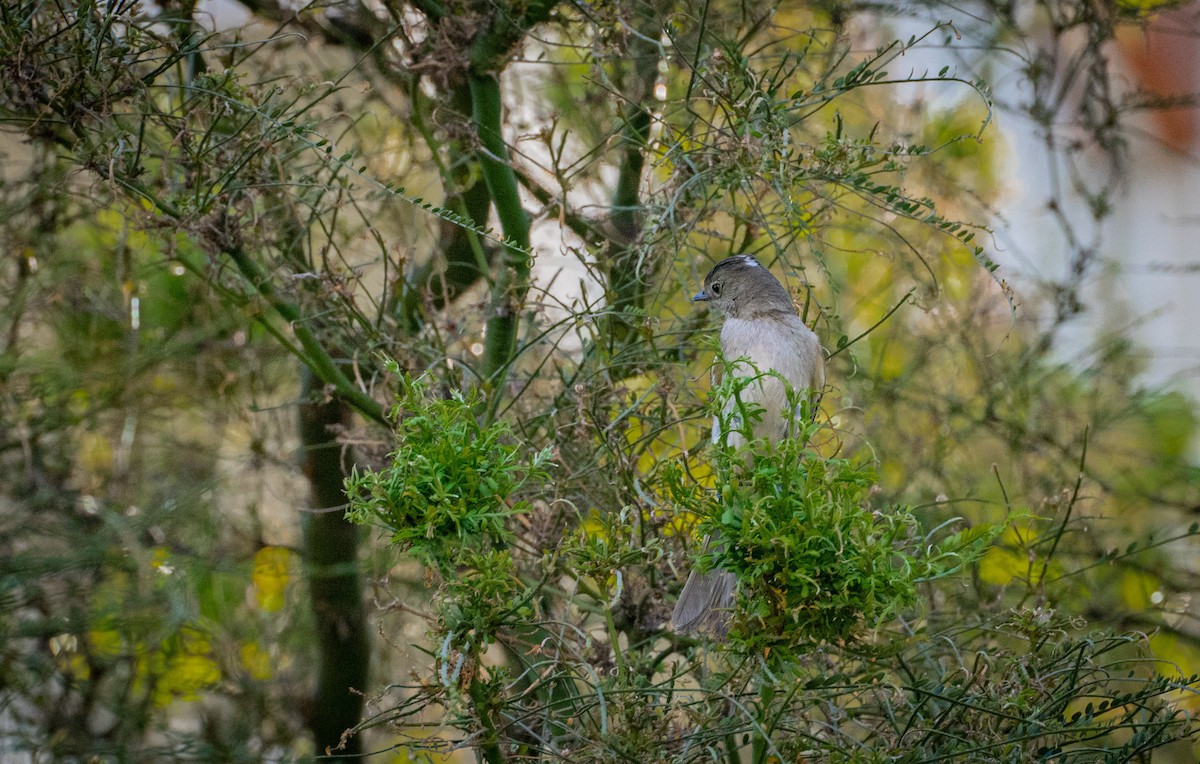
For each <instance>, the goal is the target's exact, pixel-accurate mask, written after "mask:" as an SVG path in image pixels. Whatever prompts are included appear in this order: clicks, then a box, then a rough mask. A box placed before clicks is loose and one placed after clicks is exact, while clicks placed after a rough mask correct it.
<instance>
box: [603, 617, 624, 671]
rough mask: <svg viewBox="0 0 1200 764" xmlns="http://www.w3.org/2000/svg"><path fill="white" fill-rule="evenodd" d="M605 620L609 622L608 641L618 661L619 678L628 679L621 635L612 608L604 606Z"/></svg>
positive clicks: (614, 658)
mask: <svg viewBox="0 0 1200 764" xmlns="http://www.w3.org/2000/svg"><path fill="white" fill-rule="evenodd" d="M604 622H605V623H606V624H608V642H609V644H610V645H611V646H612V651H613V660H615V661H616V662H617V679H619V680H620V681H621V682H622V683H624V682H625V681H626V673H625V656H624V655H622V654H621V635H620V633H619V632H618V631H617V627H616V626H615V625H614V624H613V617H612V608H610V607H605V608H604Z"/></svg>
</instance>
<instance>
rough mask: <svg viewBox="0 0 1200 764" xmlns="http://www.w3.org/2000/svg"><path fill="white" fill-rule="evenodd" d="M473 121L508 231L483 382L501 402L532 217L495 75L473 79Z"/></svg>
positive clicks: (528, 260)
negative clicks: (507, 139) (505, 130)
mask: <svg viewBox="0 0 1200 764" xmlns="http://www.w3.org/2000/svg"><path fill="white" fill-rule="evenodd" d="M470 87H471V118H472V119H473V120H474V122H475V131H476V134H477V135H478V137H479V144H480V151H479V161H480V165H481V167H482V170H483V179H484V181H485V182H486V183H487V188H488V192H489V193H490V194H491V197H492V201H493V203H494V204H495V206H496V214H497V216H498V217H499V218H500V227H501V229H502V231H503V232H504V238H505V246H504V258H503V262H502V264H501V267H500V269H499V273H497V274H496V280H495V282H494V283H493V286H492V300H491V311H492V315H491V316H490V317H489V318H488V320H487V324H486V326H487V337H486V339H485V343H484V352H483V374H482V376H483V378H484V380H485V382H486V384H488V385H489V386H490V388H491V390H492V391H493V398H494V399H495V400H498V399H499V396H500V391H501V390H502V389H503V387H504V384H503V383H504V378H505V377H506V376H507V373H508V368H509V366H510V365H511V363H512V360H513V357H514V356H515V354H516V345H517V329H518V325H519V311H520V306H521V303H522V302H523V301H524V299H525V293H526V292H527V291H528V290H529V272H530V269H531V267H532V265H533V260H532V257H531V256H530V254H529V249H530V247H529V224H530V221H529V214H528V213H527V212H525V208H524V207H523V206H521V196H520V193H519V192H518V190H517V178H516V175H515V174H514V173H513V170H512V167H511V166H509V155H508V147H507V146H506V145H505V144H504V137H503V135H502V133H501V123H502V112H503V110H502V107H501V103H500V81H499V80H498V79H497V78H496V76H495V75H493V74H490V73H489V74H477V73H474V72H472V73H471V74H470Z"/></svg>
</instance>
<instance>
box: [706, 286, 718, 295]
mask: <svg viewBox="0 0 1200 764" xmlns="http://www.w3.org/2000/svg"><path fill="white" fill-rule="evenodd" d="M709 289H710V290H711V291H712V293H713V294H715V295H720V294H721V285H720V284H713V285H712V286H711V287H709Z"/></svg>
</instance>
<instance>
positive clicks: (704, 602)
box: [671, 570, 737, 637]
mask: <svg viewBox="0 0 1200 764" xmlns="http://www.w3.org/2000/svg"><path fill="white" fill-rule="evenodd" d="M736 586H737V578H736V577H735V576H734V575H733V574H732V573H730V572H729V571H725V570H709V571H705V572H703V573H702V572H700V571H698V570H693V571H692V572H691V573H690V574H689V575H688V580H687V583H685V584H684V585H683V591H681V592H680V593H679V600H678V601H676V603H675V611H674V612H673V613H671V623H672V624H674V625H675V628H676V629H677V630H679V631H681V632H685V633H686V632H693V631H709V632H712V634H713V635H714V636H717V637H724V636H725V632H726V631H728V630H729V614H730V608H731V607H732V606H733V590H734V588H735V587H736Z"/></svg>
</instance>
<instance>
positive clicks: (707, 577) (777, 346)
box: [671, 255, 825, 635]
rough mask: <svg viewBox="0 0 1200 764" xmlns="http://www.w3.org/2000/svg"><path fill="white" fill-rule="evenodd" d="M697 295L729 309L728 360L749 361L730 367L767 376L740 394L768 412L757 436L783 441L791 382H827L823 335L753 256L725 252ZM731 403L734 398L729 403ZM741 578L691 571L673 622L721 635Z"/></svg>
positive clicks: (732, 439)
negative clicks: (819, 336) (803, 317)
mask: <svg viewBox="0 0 1200 764" xmlns="http://www.w3.org/2000/svg"><path fill="white" fill-rule="evenodd" d="M692 300H693V301H695V302H709V303H712V304H713V305H714V306H716V307H717V308H720V310H721V312H722V313H724V314H725V326H724V327H722V329H721V353H722V354H723V355H724V356H725V358H726V359H727V360H729V361H734V362H736V361H738V360H739V359H747V360H748V361H749V362H750V363H748V364H747V363H737V364H735V366H734V367H733V371H732V373H734V374H738V375H739V376H757V375H759V374H761V375H763V376H762V377H761V378H760V379H758V380H756V381H755V382H753V383H752V384H750V385H749V386H748V387H747V388H746V389H745V390H744V391H743V392H742V393H741V399H742V402H743V403H748V404H755V405H757V406H761V407H762V408H763V412H762V419H760V420H759V421H757V422H755V423H754V424H753V431H754V435H755V437H762V438H766V439H767V440H768V442H771V443H777V442H779V441H780V440H781V439H782V438H784V437H786V436H787V435H788V434H789V432H790V430H791V425H792V422H793V419H794V417H795V416H796V414H797V412H796V411H793V410H792V407H790V406H789V405H788V388H789V387H790V388H791V389H792V390H796V391H800V390H809V391H810V396H811V400H812V401H813V402H814V403H815V402H816V400H817V399H818V397H819V395H820V392H821V389H822V388H823V387H824V386H825V355H824V354H823V353H822V351H821V343H820V342H819V341H818V340H817V335H815V334H813V332H812V330H810V329H809V328H808V327H807V326H805V325H804V322H803V321H801V320H800V317H799V316H798V315H796V308H795V306H794V305H793V304H792V297H791V295H790V294H788V291H787V289H785V288H784V286H783V284H780V283H779V279H777V278H775V276H773V275H772V274H771V272H770V271H769V270H767V269H766V268H764V267H763V266H762V265H761V264H760V263H759V262H758V261H757V260H755V259H754V258H753V257H752V256H750V255H734V256H733V257H727V258H725V259H724V260H722V261H721V262H719V263H717V264H716V265H715V266H713V269H712V270H711V271H709V272H708V275H707V276H705V277H704V289H702V290H701V291H700V292H699V293H698V294H697V295H696V296H695V297H693V298H692ZM755 368H757V372H756V371H755ZM769 372H777V374H770V373H769ZM781 377H782V379H781ZM785 381H786V385H785ZM733 404H734V402H733V401H730V404H729V405H730V406H732V405H733ZM726 412H727V414H728V412H729V408H728V407H727V409H726ZM729 418H730V417H728V416H727V417H726V420H727V421H728V420H729ZM719 427H720V425H719V422H714V424H713V439H714V441H719V440H720V438H721V433H720V432H719ZM726 438H727V442H728V443H729V444H730V445H731V446H734V447H738V446H741V445H744V444H745V442H746V438H745V436H744V435H743V433H742V432H741V431H740V430H735V431H732V432H730V433H728V434H727V435H726ZM736 584H737V580H736V579H735V578H734V575H733V574H732V573H729V572H727V571H723V570H710V571H707V572H704V573H701V572H699V571H696V570H693V571H692V572H691V574H690V575H688V580H687V583H686V584H684V586H683V591H682V592H680V593H679V600H678V601H677V602H676V603H675V611H674V612H673V613H672V614H671V621H672V623H674V625H675V628H676V629H679V630H680V631H683V632H690V631H697V630H700V629H708V630H711V631H713V632H715V633H716V634H718V635H723V634H724V633H725V630H726V628H727V626H728V621H729V609H730V607H731V606H732V604H733V590H734V587H735V586H736Z"/></svg>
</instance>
